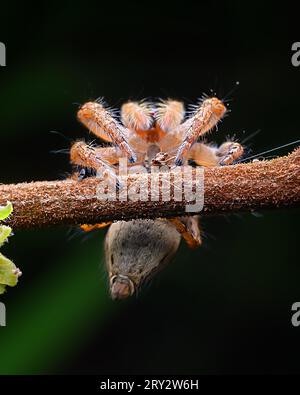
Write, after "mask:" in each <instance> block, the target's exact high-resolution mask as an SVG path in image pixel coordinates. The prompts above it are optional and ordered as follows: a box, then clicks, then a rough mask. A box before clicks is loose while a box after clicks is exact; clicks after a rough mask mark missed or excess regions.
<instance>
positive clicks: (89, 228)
mask: <svg viewBox="0 0 300 395" xmlns="http://www.w3.org/2000/svg"><path fill="white" fill-rule="evenodd" d="M111 224H112V222H102V223H101V224H95V225H88V224H84V225H80V228H81V229H82V230H83V231H84V232H91V231H92V230H95V229H103V228H106V227H107V226H109V225H111Z"/></svg>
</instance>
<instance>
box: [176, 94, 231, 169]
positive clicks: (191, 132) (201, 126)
mask: <svg viewBox="0 0 300 395" xmlns="http://www.w3.org/2000/svg"><path fill="white" fill-rule="evenodd" d="M225 112H226V107H225V105H224V104H223V102H222V101H221V100H219V99H217V98H216V97H212V98H209V99H205V100H204V101H203V102H202V104H201V106H200V107H199V109H198V110H197V111H196V112H195V115H194V116H193V117H192V118H190V119H188V120H187V121H186V122H185V123H184V124H182V125H181V126H179V131H177V133H178V132H181V133H182V132H183V131H184V128H186V129H187V131H186V135H185V137H184V139H183V142H182V144H181V145H180V147H179V149H178V152H177V155H176V158H175V164H176V165H177V166H180V165H182V163H183V161H184V159H185V157H186V155H187V153H188V151H189V149H190V148H191V146H192V145H193V144H194V143H195V142H196V141H197V138H198V137H199V136H202V135H203V134H205V133H207V132H208V131H209V130H210V129H212V128H213V127H214V126H215V125H216V124H217V123H218V122H219V121H220V120H221V118H222V117H223V116H224V114H225Z"/></svg>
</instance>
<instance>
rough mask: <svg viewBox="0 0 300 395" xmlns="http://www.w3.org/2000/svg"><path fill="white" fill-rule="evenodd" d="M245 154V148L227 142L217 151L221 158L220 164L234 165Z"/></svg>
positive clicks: (232, 142)
mask: <svg viewBox="0 0 300 395" xmlns="http://www.w3.org/2000/svg"><path fill="white" fill-rule="evenodd" d="M243 154H244V148H243V146H242V145H241V144H239V143H237V142H234V141H227V142H226V143H223V144H222V145H221V146H220V147H219V148H218V150H217V155H218V156H219V158H220V160H219V164H220V165H221V166H224V165H232V164H233V162H235V161H236V160H237V159H239V158H241V157H242V156H243Z"/></svg>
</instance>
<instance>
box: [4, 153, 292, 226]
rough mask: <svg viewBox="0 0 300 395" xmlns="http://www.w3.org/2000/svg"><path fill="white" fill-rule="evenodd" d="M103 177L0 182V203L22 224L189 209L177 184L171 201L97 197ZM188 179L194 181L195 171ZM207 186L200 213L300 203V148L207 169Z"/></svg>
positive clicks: (132, 179) (141, 178) (134, 178)
mask: <svg viewBox="0 0 300 395" xmlns="http://www.w3.org/2000/svg"><path fill="white" fill-rule="evenodd" d="M164 174H165V173H164ZM155 177H160V175H159V174H156V175H155ZM102 181H103V180H100V179H96V178H88V179H85V180H83V181H74V180H65V181H45V182H32V183H23V184H16V185H0V205H3V204H5V203H6V202H7V201H11V202H12V203H13V205H14V214H13V216H12V217H11V218H10V219H9V221H8V223H9V224H10V225H12V226H13V228H14V229H20V228H32V227H40V226H50V225H63V224H80V223H90V224H94V223H99V222H105V221H111V220H121V219H125V220H129V219H132V218H137V217H139V218H154V217H174V216H178V215H183V214H186V205H187V204H188V203H190V201H188V200H187V199H183V200H182V201H176V200H175V199H174V190H173V189H172V188H171V200H170V201H168V202H166V201H162V199H160V201H157V202H153V201H139V202H136V201H119V200H116V201H103V200H99V199H98V198H97V187H99V183H101V182H102ZM121 182H128V187H129V188H130V187H132V186H134V185H136V184H137V183H141V182H144V183H146V184H144V185H147V184H148V185H149V186H150V183H151V176H150V175H149V174H140V175H131V176H128V177H124V178H123V180H121ZM185 183H186V184H189V185H188V186H189V187H195V184H196V177H195V172H194V173H193V176H192V177H190V179H189V180H187V181H185ZM162 184H163V183H162V182H161V185H162ZM204 188H205V195H204V208H203V210H202V211H201V214H208V213H209V214H219V213H231V212H239V211H249V210H261V209H268V208H284V207H296V206H297V207H299V206H300V148H298V149H297V150H295V151H294V152H293V153H292V154H290V155H288V156H284V157H280V158H277V159H273V160H268V161H259V162H252V163H247V164H238V165H234V166H226V167H216V168H211V169H205V170H204Z"/></svg>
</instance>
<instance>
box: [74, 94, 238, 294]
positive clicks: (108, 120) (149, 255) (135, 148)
mask: <svg viewBox="0 0 300 395" xmlns="http://www.w3.org/2000/svg"><path fill="white" fill-rule="evenodd" d="M225 112H226V106H225V104H224V103H223V102H222V101H221V100H219V99H217V98H216V97H210V98H209V97H205V98H204V99H203V100H202V101H201V103H200V104H199V106H197V107H196V108H195V110H194V112H193V114H192V116H191V117H189V118H187V119H186V120H184V118H185V110H184V106H183V104H182V103H181V102H179V101H175V100H170V99H169V100H165V101H160V102H158V103H155V104H153V103H150V102H146V101H141V102H128V103H125V104H124V105H123V106H122V109H121V121H122V123H120V122H118V121H117V120H116V119H115V118H114V117H113V115H112V114H111V113H110V111H109V110H107V109H106V108H105V106H104V105H103V103H101V102H88V103H86V104H84V105H83V106H82V107H81V108H80V109H79V111H78V119H79V120H80V121H81V122H82V123H83V124H84V125H85V126H86V127H87V128H88V129H89V130H90V131H91V132H92V133H94V134H95V135H96V136H97V137H99V138H100V139H102V140H104V141H105V142H109V143H111V145H109V146H107V147H92V146H91V145H87V144H85V143H84V142H82V141H77V142H75V143H74V144H73V146H72V148H71V152H70V155H71V162H72V164H74V165H77V166H80V167H83V168H86V167H88V168H92V169H94V170H96V171H98V172H99V171H100V172H101V171H103V173H105V174H106V175H107V176H108V177H110V176H112V174H115V173H114V172H112V170H113V169H116V168H117V165H118V162H119V159H120V158H122V157H127V160H128V166H131V167H133V166H136V165H140V166H144V167H145V168H149V167H150V166H151V165H153V164H155V163H157V162H158V163H161V161H162V160H163V161H164V164H165V163H167V164H168V165H170V167H171V166H174V165H175V166H180V165H183V164H188V161H190V160H192V161H193V162H194V164H196V165H198V166H204V167H213V166H221V165H231V164H233V163H234V162H235V161H236V160H237V159H238V158H240V157H241V156H242V155H243V152H244V150H243V147H242V146H241V145H240V144H239V143H237V142H234V141H227V142H225V143H223V144H222V145H221V146H219V147H217V146H214V145H208V144H205V143H204V142H200V141H198V139H199V137H202V136H203V135H204V134H205V133H207V132H208V131H210V130H211V129H212V128H213V127H214V126H216V125H217V123H218V122H219V121H220V120H221V119H222V117H223V116H224V114H225ZM106 225H107V226H108V225H109V230H108V232H107V235H106V239H105V250H106V266H107V270H108V274H109V281H110V291H111V295H112V298H113V299H123V298H126V297H128V296H130V295H132V294H133V293H134V292H135V291H136V290H137V289H138V288H139V287H140V286H141V285H142V284H143V283H144V282H145V281H146V280H147V279H149V278H150V277H151V276H152V275H153V274H154V273H155V272H157V270H159V269H160V268H161V267H163V266H164V265H165V264H166V263H167V262H169V261H170V259H171V258H172V257H173V255H174V254H175V253H176V251H177V249H178V246H179V243H180V239H181V236H182V237H183V238H184V239H185V240H186V242H187V244H188V245H189V247H191V248H196V247H197V246H199V245H200V244H201V236H200V227H199V217H198V215H194V216H183V217H177V218H173V219H169V220H167V219H155V220H150V219H135V220H131V221H128V222H125V221H118V222H114V223H105V224H98V225H82V229H83V230H85V231H90V230H93V229H96V228H101V227H104V226H106Z"/></svg>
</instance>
